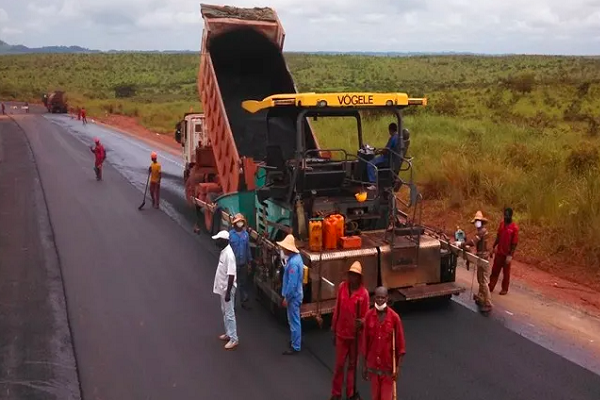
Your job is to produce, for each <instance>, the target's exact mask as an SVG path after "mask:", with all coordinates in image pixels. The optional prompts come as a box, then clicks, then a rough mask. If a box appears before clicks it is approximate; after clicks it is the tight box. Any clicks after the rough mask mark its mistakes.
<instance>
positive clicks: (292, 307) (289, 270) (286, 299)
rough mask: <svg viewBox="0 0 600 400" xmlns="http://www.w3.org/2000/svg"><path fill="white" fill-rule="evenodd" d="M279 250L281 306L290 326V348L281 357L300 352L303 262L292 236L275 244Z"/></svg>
mask: <svg viewBox="0 0 600 400" xmlns="http://www.w3.org/2000/svg"><path fill="white" fill-rule="evenodd" d="M277 245H278V246H279V247H280V249H281V258H282V263H283V264H284V272H283V285H282V288H281V295H282V296H283V304H282V305H283V306H284V307H287V318H288V323H289V325H290V333H291V339H292V340H291V342H290V348H289V349H288V350H286V351H284V352H283V355H285V356H290V355H295V354H298V353H299V352H300V349H301V341H302V326H301V324H300V306H301V305H302V299H303V297H304V291H303V288H302V281H303V276H304V262H303V261H302V256H301V255H300V251H299V250H298V248H297V247H296V239H295V238H294V236H293V235H287V236H286V237H285V239H283V240H282V241H281V242H277Z"/></svg>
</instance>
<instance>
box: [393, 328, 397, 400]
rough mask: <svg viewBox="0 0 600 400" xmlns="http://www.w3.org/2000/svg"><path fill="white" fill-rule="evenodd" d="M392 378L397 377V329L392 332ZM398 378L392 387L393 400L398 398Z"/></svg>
mask: <svg viewBox="0 0 600 400" xmlns="http://www.w3.org/2000/svg"><path fill="white" fill-rule="evenodd" d="M392 335H393V336H392V371H393V372H392V374H393V375H392V376H396V368H397V366H396V329H395V328H394V331H393V332H392ZM397 380H398V379H397V377H396V379H394V383H393V385H392V399H393V400H396V398H397V393H396V381H397Z"/></svg>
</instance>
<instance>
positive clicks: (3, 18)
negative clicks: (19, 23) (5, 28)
mask: <svg viewBox="0 0 600 400" xmlns="http://www.w3.org/2000/svg"><path fill="white" fill-rule="evenodd" d="M5 22H8V13H7V12H6V11H5V10H4V9H3V8H0V23H2V24H3V23H5Z"/></svg>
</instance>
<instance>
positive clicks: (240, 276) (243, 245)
mask: <svg viewBox="0 0 600 400" xmlns="http://www.w3.org/2000/svg"><path fill="white" fill-rule="evenodd" d="M229 244H230V245H231V248H232V249H233V254H235V263H236V266H237V286H238V291H239V293H240V296H239V298H240V301H241V302H242V303H243V302H245V301H248V294H249V293H248V292H249V289H250V286H251V283H250V282H248V278H249V276H248V264H250V262H251V261H252V253H251V252H250V235H248V231H246V230H245V229H244V230H242V231H241V232H237V231H236V230H235V229H232V230H231V231H230V232H229Z"/></svg>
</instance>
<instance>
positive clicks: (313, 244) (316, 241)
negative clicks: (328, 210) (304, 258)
mask: <svg viewBox="0 0 600 400" xmlns="http://www.w3.org/2000/svg"><path fill="white" fill-rule="evenodd" d="M308 248H309V249H310V251H321V250H323V218H314V219H311V220H310V221H308Z"/></svg>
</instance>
